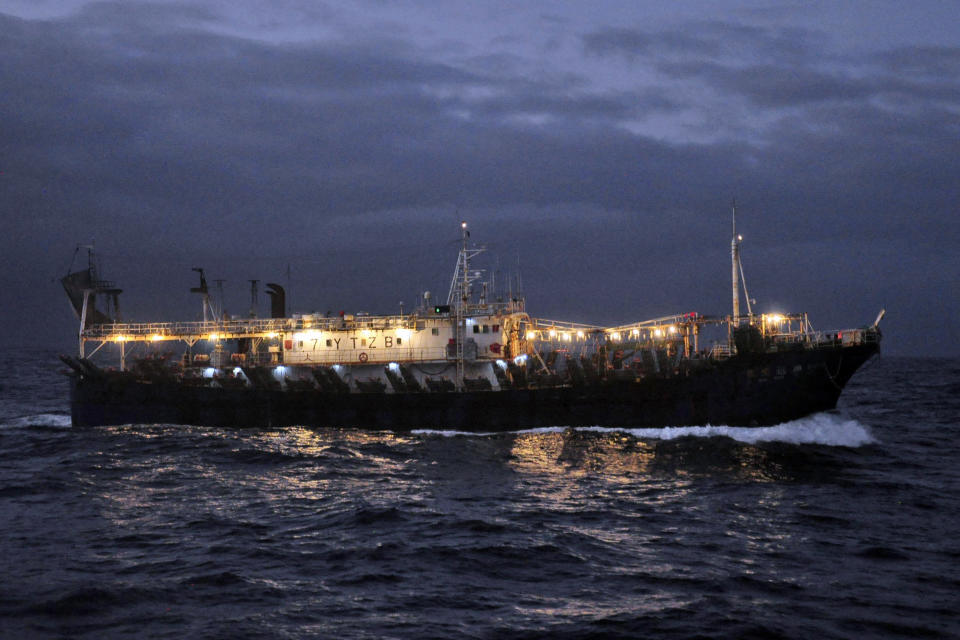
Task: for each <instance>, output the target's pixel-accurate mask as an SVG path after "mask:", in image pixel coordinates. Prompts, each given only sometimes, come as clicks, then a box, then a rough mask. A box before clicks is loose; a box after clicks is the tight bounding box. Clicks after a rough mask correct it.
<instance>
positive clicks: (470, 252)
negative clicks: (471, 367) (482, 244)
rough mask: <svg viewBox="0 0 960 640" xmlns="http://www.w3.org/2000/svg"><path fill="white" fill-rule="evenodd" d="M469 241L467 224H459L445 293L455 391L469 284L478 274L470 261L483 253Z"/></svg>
mask: <svg viewBox="0 0 960 640" xmlns="http://www.w3.org/2000/svg"><path fill="white" fill-rule="evenodd" d="M469 239H470V232H469V231H467V223H466V222H461V223H460V241H461V245H460V255H459V256H457V267H456V269H455V270H454V272H453V280H452V281H451V282H450V291H449V293H447V304H448V305H450V306H451V307H453V310H454V322H455V323H456V326H455V328H454V336H455V340H456V348H457V381H456V384H457V389H462V388H463V372H464V363H463V360H464V347H465V345H464V342H465V341H466V337H467V330H466V321H467V313H468V311H469V309H468V305H469V303H470V283H472V282H473V281H474V280H476V279H477V278H478V277H479V272H477V273H471V272H470V259H471V258H473V257H475V256H477V255H479V254H481V253H483V249H482V248H481V249H470V248H468V246H467V241H468V240H469Z"/></svg>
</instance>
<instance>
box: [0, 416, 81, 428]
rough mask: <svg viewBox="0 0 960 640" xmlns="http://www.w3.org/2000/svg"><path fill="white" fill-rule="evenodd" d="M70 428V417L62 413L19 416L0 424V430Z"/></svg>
mask: <svg viewBox="0 0 960 640" xmlns="http://www.w3.org/2000/svg"><path fill="white" fill-rule="evenodd" d="M71 426H72V422H71V421H70V416H69V415H66V414H62V413H38V414H36V415H31V416H21V417H19V418H14V419H12V420H8V421H6V422H3V423H0V429H4V428H7V429H9V428H13V429H17V428H23V427H52V428H55V429H69V428H70V427H71Z"/></svg>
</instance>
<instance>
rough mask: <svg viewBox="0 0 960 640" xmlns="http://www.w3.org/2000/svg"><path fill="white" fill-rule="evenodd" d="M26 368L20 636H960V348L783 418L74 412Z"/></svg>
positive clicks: (1, 592) (51, 368)
mask: <svg viewBox="0 0 960 640" xmlns="http://www.w3.org/2000/svg"><path fill="white" fill-rule="evenodd" d="M4 356H5V361H6V362H7V363H8V364H7V366H6V367H5V368H3V370H2V372H0V398H2V404H0V544H2V549H0V637H2V638H177V639H180V638H417V639H420V638H658V637H669V638H888V637H904V638H906V637H910V638H914V637H921V638H950V637H954V638H955V637H960V445H958V438H960V361H958V360H916V359H899V358H883V359H882V360H876V359H875V360H874V361H872V362H870V363H868V364H867V365H866V367H865V368H864V369H863V370H862V371H861V372H860V373H858V374H857V375H856V376H855V377H854V379H853V380H852V382H851V383H850V385H849V387H848V388H847V390H846V392H845V394H844V396H843V397H842V399H841V401H840V405H839V407H838V409H837V410H836V411H835V412H829V413H824V414H818V415H814V416H811V417H809V418H805V419H803V420H798V421H796V422H791V423H787V424H782V425H778V426H775V427H770V428H758V429H748V428H728V427H723V426H702V427H692V428H673V429H626V430H610V429H599V428H597V429H577V430H572V429H566V428H563V427H562V426H558V427H557V428H555V429H540V430H535V431H521V432H518V433H513V434H506V435H467V434H460V433H445V432H437V431H428V432H422V433H420V432H417V433H412V434H411V433H406V434H394V433H390V432H374V433H371V432H361V431H354V430H339V429H329V430H325V429H307V428H287V429H279V430H261V431H257V430H230V429H211V428H204V427H177V426H167V425H136V424H135V425H126V426H121V427H103V428H76V429H75V428H73V427H71V426H70V418H69V415H68V402H67V380H66V378H65V376H63V375H62V374H61V369H62V368H63V367H62V366H61V365H60V364H59V361H58V360H57V358H56V353H55V352H46V351H8V352H5V353H4Z"/></svg>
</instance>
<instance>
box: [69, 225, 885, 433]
mask: <svg viewBox="0 0 960 640" xmlns="http://www.w3.org/2000/svg"><path fill="white" fill-rule="evenodd" d="M734 220H735V218H734ZM460 235H461V242H460V250H459V253H458V256H457V262H456V267H455V269H454V274H453V278H452V279H451V282H450V287H449V291H448V293H447V296H446V298H445V299H443V300H437V301H435V300H433V299H432V297H431V295H430V294H429V293H424V294H423V295H422V296H421V300H420V304H419V305H418V307H417V308H416V309H414V310H413V311H411V312H410V313H407V314H402V313H401V314H399V315H367V314H360V313H357V314H346V313H340V314H339V315H336V316H333V317H331V316H330V315H329V314H291V315H288V314H287V313H286V309H285V307H286V304H285V291H284V288H283V287H282V286H280V285H278V284H275V283H270V284H268V285H267V292H268V294H269V295H270V298H271V314H270V315H271V317H269V318H256V317H235V316H227V315H224V314H223V313H222V310H220V309H217V308H216V307H215V304H214V302H213V301H212V300H211V295H210V290H209V287H208V284H207V281H206V277H205V274H204V271H203V270H202V269H196V271H198V272H199V275H200V283H199V286H197V287H194V288H192V289H191V291H193V292H195V293H197V294H199V296H200V297H201V300H202V306H203V320H196V321H189V322H144V323H125V322H121V321H120V316H119V310H118V302H119V294H120V293H121V292H120V290H119V289H118V288H117V287H116V285H115V284H114V283H112V282H109V281H105V280H101V279H100V277H99V267H98V265H97V262H96V260H95V258H94V254H93V251H92V248H89V249H88V264H87V267H86V268H84V269H80V270H78V271H74V272H71V273H68V275H67V276H66V277H65V278H63V280H62V282H63V285H64V289H65V290H66V292H67V295H68V297H69V299H70V302H71V305H72V307H73V309H74V311H75V313H76V315H77V317H78V319H79V322H80V326H79V332H78V353H77V354H76V355H64V356H61V359H62V361H63V362H64V363H65V364H66V365H68V367H69V370H68V374H69V375H70V409H71V416H72V421H73V424H74V425H75V426H95V425H116V424H127V423H141V424H142V423H168V424H188V425H208V426H221V427H278V426H287V425H305V426H313V427H343V428H361V429H390V430H415V429H444V430H460V431H472V432H497V431H511V430H518V429H524V428H531V427H547V426H608V427H664V426H684V425H705V424H714V425H721V424H722V425H739V426H760V425H771V424H777V423H780V422H784V421H788V420H793V419H796V418H800V417H803V416H805V415H808V414H811V413H814V412H818V411H825V410H829V409H833V408H834V407H835V406H836V403H837V400H838V398H839V397H840V393H841V391H842V390H843V388H844V386H845V385H846V383H847V382H848V381H849V380H850V378H851V376H853V374H854V373H855V372H856V371H857V369H858V368H860V366H861V365H862V364H863V363H864V362H866V361H867V360H868V359H870V358H871V357H872V356H873V355H875V354H877V353H878V352H879V348H880V340H881V333H880V329H879V323H880V320H881V318H882V317H883V311H881V312H880V313H879V315H878V316H877V318H876V320H875V321H874V322H873V324H871V325H868V326H863V327H860V328H854V329H844V330H834V331H815V330H814V329H813V327H812V326H811V324H810V321H809V319H808V317H807V314H806V313H794V314H783V313H769V314H762V313H761V314H757V313H754V311H753V308H752V302H753V301H751V299H750V298H749V296H748V294H747V291H746V283H745V279H744V277H743V265H742V262H741V259H740V246H741V241H742V238H741V237H740V236H738V235H737V233H736V224H735V222H734V233H733V238H732V240H731V266H732V293H733V300H732V302H733V306H732V312H731V313H730V314H729V315H721V316H709V315H702V314H700V313H697V312H687V313H680V314H676V315H671V316H666V317H658V318H654V319H651V320H644V321H640V322H633V323H628V324H624V325H618V326H612V327H604V326H595V325H589V324H582V323H575V322H564V321H557V320H547V319H543V318H538V317H535V316H531V315H530V314H529V313H528V312H527V310H526V304H525V300H524V299H523V297H521V296H508V297H507V298H506V299H503V298H496V299H490V296H488V293H487V292H488V287H487V284H486V282H484V281H483V280H482V278H483V271H481V270H477V269H475V268H474V265H473V261H474V260H475V259H476V258H477V256H478V255H479V254H480V253H481V252H482V251H483V249H482V248H480V247H478V246H476V245H473V244H471V241H470V234H469V232H468V230H467V224H466V223H465V222H464V223H462V224H461V234H460ZM256 283H257V281H251V284H252V294H253V297H255V294H256V286H257V285H256ZM741 297H743V298H744V300H745V303H746V313H741V307H740V303H741ZM98 305H99V306H98ZM711 332H712V334H713V335H719V336H720V339H718V340H713V341H712V342H708V341H707V338H706V336H708V335H710V334H711ZM111 351H112V352H113V353H112V357H113V358H115V360H113V364H111V365H105V364H104V363H103V359H104V356H105V354H108V352H111Z"/></svg>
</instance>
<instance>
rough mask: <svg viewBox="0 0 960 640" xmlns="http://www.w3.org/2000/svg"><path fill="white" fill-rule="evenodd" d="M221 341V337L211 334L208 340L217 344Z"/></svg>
mask: <svg viewBox="0 0 960 640" xmlns="http://www.w3.org/2000/svg"><path fill="white" fill-rule="evenodd" d="M219 339H220V336H219V335H218V334H216V333H211V334H210V335H209V336H207V340H209V341H210V342H216V341H217V340H219Z"/></svg>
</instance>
